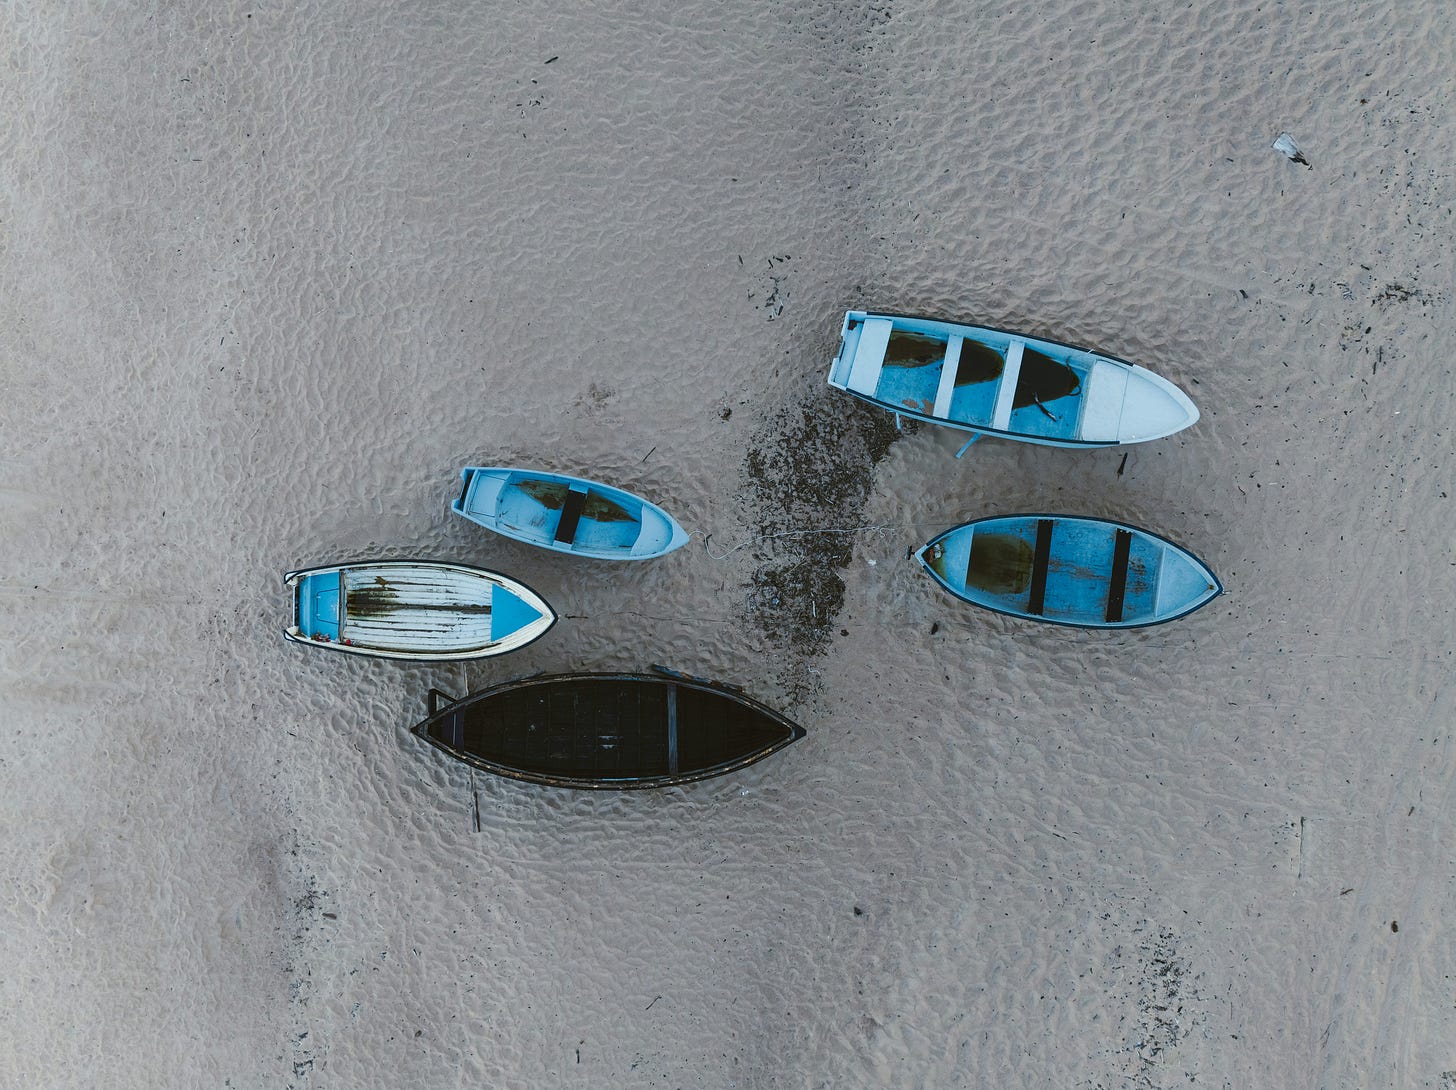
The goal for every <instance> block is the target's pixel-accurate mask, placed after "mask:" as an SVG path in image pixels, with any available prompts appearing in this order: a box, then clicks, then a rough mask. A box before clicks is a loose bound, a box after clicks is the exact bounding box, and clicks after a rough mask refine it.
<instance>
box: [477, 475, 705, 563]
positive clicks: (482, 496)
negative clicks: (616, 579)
mask: <svg viewBox="0 0 1456 1090" xmlns="http://www.w3.org/2000/svg"><path fill="white" fill-rule="evenodd" d="M460 476H461V478H462V480H463V484H462V486H461V489H460V497H459V499H457V500H455V501H454V502H453V503H452V504H451V505H450V509H451V510H452V511H454V512H455V513H456V514H458V515H464V516H465V517H466V518H468V519H469V520H470V521H471V522H478V523H479V524H480V525H482V526H484V527H485V528H486V529H487V530H494V531H495V532H496V533H498V534H504V535H505V536H506V537H513V538H515V539H516V540H517V541H524V542H526V543H527V544H528V545H539V546H541V547H542V548H543V549H554V550H556V551H557V552H559V553H569V554H570V555H572V556H588V557H592V558H594V559H596V560H650V559H651V558H652V557H656V556H662V555H663V554H664V553H670V552H672V551H673V550H674V549H677V548H680V547H681V546H683V545H685V544H687V540H688V534H687V531H686V530H684V529H683V528H682V527H681V526H679V525H678V524H677V522H676V521H675V520H674V519H673V517H672V516H671V515H669V514H668V513H667V512H666V511H664V510H663V509H662V508H661V507H658V506H657V505H656V504H655V503H650V502H648V501H647V500H644V499H643V498H642V497H641V496H634V495H632V493H630V492H624V491H622V489H620V488H613V487H612V486H611V485H606V484H599V483H598V482H596V481H587V480H583V479H581V478H580V477H568V476H566V475H565V474H563V473H547V472H544V471H542V470H532V469H507V468H504V467H501V466H489V467H470V468H466V469H463V470H461V471H460Z"/></svg>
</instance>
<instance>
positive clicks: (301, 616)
mask: <svg viewBox="0 0 1456 1090" xmlns="http://www.w3.org/2000/svg"><path fill="white" fill-rule="evenodd" d="M283 582H284V585H285V586H287V587H289V588H290V589H291V590H292V591H293V624H291V625H289V626H288V627H287V628H286V629H284V630H283V636H284V638H285V639H288V640H292V641H293V642H294V643H307V644H313V645H315V646H320V647H327V648H329V649H331V650H334V651H344V652H348V653H350V654H354V655H372V656H375V657H377V658H385V659H411V660H414V661H419V662H440V661H450V660H457V659H479V658H486V657H487V656H490V655H503V654H505V653H506V652H507V651H515V650H517V649H519V648H522V647H525V646H526V644H528V643H530V642H531V641H533V640H536V639H539V638H540V637H541V636H543V635H544V634H545V633H546V630H547V629H549V628H550V627H551V626H552V625H553V624H555V623H556V613H555V612H554V611H553V610H552V609H551V607H550V606H549V605H547V604H546V602H545V601H544V600H543V599H542V598H541V597H540V596H539V595H538V594H537V593H536V592H535V591H533V590H532V589H531V588H530V587H528V586H526V585H525V584H524V583H518V582H517V581H516V580H514V579H511V578H508V577H507V576H504V575H501V574H500V573H498V572H493V571H486V570H485V569H484V568H472V567H469V566H467V565H464V564H442V563H437V562H435V561H430V560H384V561H372V562H358V563H352V564H332V565H328V566H326V567H320V568H304V569H301V570H299V571H291V572H289V573H288V574H287V575H285V576H284V577H283Z"/></svg>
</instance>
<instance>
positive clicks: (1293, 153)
mask: <svg viewBox="0 0 1456 1090" xmlns="http://www.w3.org/2000/svg"><path fill="white" fill-rule="evenodd" d="M1271 146H1272V147H1273V148H1274V150H1275V151H1277V152H1280V153H1281V154H1283V155H1286V156H1288V157H1289V158H1290V159H1292V160H1293V161H1294V162H1296V163H1303V164H1304V165H1305V166H1307V167H1309V166H1310V164H1309V160H1308V159H1306V158H1305V157H1304V152H1302V151H1300V150H1299V145H1298V144H1296V143H1295V142H1294V137H1292V136H1290V135H1289V134H1288V133H1287V132H1281V133H1280V134H1279V136H1278V137H1277V138H1276V139H1275V141H1274V143H1273V144H1272V145H1271ZM1310 169H1311V170H1313V169H1314V168H1313V167H1310Z"/></svg>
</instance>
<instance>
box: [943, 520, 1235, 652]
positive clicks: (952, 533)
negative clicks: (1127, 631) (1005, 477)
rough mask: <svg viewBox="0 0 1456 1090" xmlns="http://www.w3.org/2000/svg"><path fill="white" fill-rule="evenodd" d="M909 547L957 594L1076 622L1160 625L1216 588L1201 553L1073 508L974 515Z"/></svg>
mask: <svg viewBox="0 0 1456 1090" xmlns="http://www.w3.org/2000/svg"><path fill="white" fill-rule="evenodd" d="M916 555H917V556H918V557H919V558H920V562H921V563H922V564H924V565H925V568H926V570H927V571H929V572H930V574H931V575H932V576H934V577H935V580H936V582H938V583H939V584H940V585H941V586H943V587H945V589H946V590H948V591H950V592H951V593H952V594H954V595H955V596H956V597H957V598H963V599H964V600H966V601H967V602H970V603H972V604H973V605H978V606H984V607H985V608H986V609H992V610H995V611H996V612H997V613H1006V614H1009V615H1010V616H1012V617H1025V618H1027V619H1029V620H1034V621H1050V622H1052V623H1053V624H1064V625H1076V626H1078V627H1081V628H1142V627H1144V626H1145V625H1153V624H1161V623H1163V622H1164V621H1171V620H1175V619H1176V618H1178V617H1182V616H1184V615H1186V614H1189V613H1192V612H1193V611H1194V610H1195V609H1197V608H1198V607H1199V606H1201V605H1205V604H1207V603H1208V602H1209V601H1211V600H1212V599H1214V598H1216V597H1218V595H1219V594H1221V593H1222V592H1223V585H1222V584H1221V583H1220V582H1219V581H1218V579H1217V578H1216V577H1215V576H1214V574H1213V572H1211V571H1209V570H1208V566H1207V565H1206V564H1204V563H1203V561H1201V560H1199V559H1198V558H1197V557H1196V556H1194V555H1193V554H1192V553H1190V552H1188V551H1187V550H1185V549H1183V548H1181V547H1179V546H1177V545H1174V544H1173V543H1172V542H1171V541H1168V540H1166V539H1165V538H1162V537H1159V536H1158V535H1157V534H1153V533H1149V532H1148V531H1147V530H1139V529H1137V528H1136V527H1133V526H1124V525H1122V524H1120V523H1116V522H1108V521H1107V520H1105V519H1094V518H1078V517H1075V516H1072V515H1007V516H1003V517H995V518H983V519H976V520H975V521H973V522H967V523H964V524H963V525H960V526H956V527H953V528H952V529H949V530H947V531H945V533H943V534H941V535H939V536H938V537H935V538H933V539H932V540H931V541H930V542H929V543H928V544H927V545H926V546H925V547H924V548H923V549H921V550H920V551H919V552H918V553H917V554H916Z"/></svg>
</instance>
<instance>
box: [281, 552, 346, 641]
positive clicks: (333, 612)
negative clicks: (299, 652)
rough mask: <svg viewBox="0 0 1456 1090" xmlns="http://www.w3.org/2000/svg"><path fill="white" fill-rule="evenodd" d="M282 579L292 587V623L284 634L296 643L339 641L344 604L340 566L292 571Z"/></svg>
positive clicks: (284, 636) (285, 637)
mask: <svg viewBox="0 0 1456 1090" xmlns="http://www.w3.org/2000/svg"><path fill="white" fill-rule="evenodd" d="M283 580H284V585H285V586H288V587H291V588H292V589H293V624H291V625H289V626H288V627H287V628H285V629H284V630H283V638H284V639H286V640H291V641H292V642H294V643H333V642H335V641H337V640H338V638H339V622H340V610H341V608H342V605H343V602H342V598H341V595H340V581H339V569H338V568H326V569H324V570H322V571H304V572H289V573H288V574H287V575H285V576H284V577H283Z"/></svg>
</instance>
